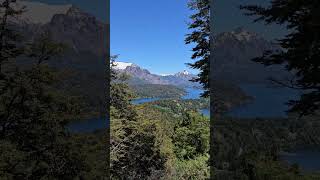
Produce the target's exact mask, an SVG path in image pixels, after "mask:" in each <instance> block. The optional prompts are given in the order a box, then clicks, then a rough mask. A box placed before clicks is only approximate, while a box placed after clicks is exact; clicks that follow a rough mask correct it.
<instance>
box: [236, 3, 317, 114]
mask: <svg viewBox="0 0 320 180" xmlns="http://www.w3.org/2000/svg"><path fill="white" fill-rule="evenodd" d="M240 8H241V9H243V10H244V11H245V14H246V15H248V16H255V17H256V19H255V22H260V21H262V22H264V23H265V24H267V25H269V24H273V23H275V24H279V25H284V26H286V28H287V29H288V34H287V35H286V36H285V37H284V38H283V39H280V40H278V43H279V45H280V46H281V48H282V51H278V52H271V51H268V52H265V53H264V55H263V56H262V57H259V58H255V59H254V60H255V61H256V62H259V63H262V64H264V65H266V66H271V65H279V64H282V65H285V67H286V70H287V71H289V72H291V73H292V74H294V77H293V78H292V79H290V80H289V81H282V80H275V81H276V82H277V83H280V84H281V85H284V86H286V87H289V88H293V89H298V90H302V91H303V94H302V95H301V97H300V99H299V100H295V101H293V100H292V101H290V102H289V105H290V106H291V109H290V111H292V112H299V113H300V115H301V116H303V115H308V114H313V113H315V112H316V111H317V110H319V106H320V67H319V66H320V63H319V62H320V61H319V58H320V21H319V19H320V1H317V0H290V1H288V0H272V1H271V4H270V6H268V7H262V6H257V5H248V6H241V7H240Z"/></svg>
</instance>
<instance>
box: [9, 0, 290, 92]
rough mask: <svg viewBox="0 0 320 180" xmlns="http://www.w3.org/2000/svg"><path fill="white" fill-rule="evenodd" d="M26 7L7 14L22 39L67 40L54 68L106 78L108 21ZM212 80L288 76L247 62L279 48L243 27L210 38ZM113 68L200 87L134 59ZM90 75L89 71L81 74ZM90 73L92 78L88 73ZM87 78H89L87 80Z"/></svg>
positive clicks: (184, 75)
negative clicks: (16, 14)
mask: <svg viewBox="0 0 320 180" xmlns="http://www.w3.org/2000/svg"><path fill="white" fill-rule="evenodd" d="M18 3H19V4H20V5H19V6H20V7H21V6H26V10H27V12H26V13H24V14H22V15H21V16H20V17H17V18H14V19H11V22H12V24H13V25H14V26H16V27H17V30H18V31H20V33H21V34H22V35H23V36H24V37H25V38H26V42H27V41H29V40H32V39H34V38H35V37H36V36H38V35H39V34H41V33H43V32H49V33H50V34H51V36H52V38H53V40H55V41H58V42H63V43H65V44H67V45H68V47H69V48H68V51H67V52H66V54H65V55H64V56H63V57H60V58H57V60H55V61H53V63H51V64H52V65H54V66H56V67H63V68H70V69H74V70H76V71H79V72H84V74H85V73H90V74H91V75H90V76H92V78H94V79H92V80H91V81H93V82H100V83H101V87H100V88H102V87H103V84H104V81H105V74H104V72H105V67H106V60H105V57H106V56H107V55H108V54H107V53H108V52H109V50H108V49H109V43H107V42H109V39H108V38H109V36H108V34H109V32H108V30H109V26H110V25H109V24H106V23H104V22H102V21H101V20H99V19H98V18H96V17H94V16H93V15H90V14H89V13H87V12H84V11H83V10H81V9H79V8H77V7H76V6H74V5H48V4H45V3H40V2H31V1H18ZM213 48H214V51H213V54H212V55H213V58H214V62H213V63H214V69H213V71H214V72H213V74H214V77H213V78H214V79H215V80H219V81H225V82H232V83H237V84H238V83H266V79H267V78H268V77H271V76H273V77H276V78H281V77H284V76H288V74H286V73H285V72H284V71H283V70H282V69H283V68H282V67H268V68H266V67H264V66H263V65H260V64H258V63H255V62H252V61H251V59H252V58H254V57H258V56H261V55H262V53H263V52H264V51H265V50H279V47H278V46H277V45H275V44H273V43H272V42H270V41H268V40H266V39H264V38H263V37H261V36H259V35H258V34H256V33H253V32H249V31H247V30H245V29H244V28H238V29H235V30H234V31H231V32H224V33H221V34H218V35H217V36H216V37H215V46H214V47H213ZM119 63H120V64H118V71H126V72H127V73H128V74H130V75H131V76H132V79H131V83H134V84H139V83H149V84H172V85H177V86H199V84H197V83H193V82H190V81H189V80H190V79H192V78H194V77H195V75H193V74H189V73H188V72H187V71H184V72H180V73H176V74H172V75H158V74H152V73H150V72H149V71H148V70H146V69H143V68H142V67H139V66H137V65H135V64H133V63H124V62H119ZM86 77H87V78H89V76H86ZM90 78H91V77H90ZM88 81H90V80H88Z"/></svg>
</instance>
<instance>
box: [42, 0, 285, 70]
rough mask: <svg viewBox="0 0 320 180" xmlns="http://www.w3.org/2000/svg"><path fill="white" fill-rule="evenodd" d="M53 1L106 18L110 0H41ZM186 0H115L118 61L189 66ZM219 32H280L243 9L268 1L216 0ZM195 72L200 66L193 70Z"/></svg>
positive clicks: (154, 66)
mask: <svg viewBox="0 0 320 180" xmlns="http://www.w3.org/2000/svg"><path fill="white" fill-rule="evenodd" d="M37 1H44V2H50V3H54V4H61V3H73V4H76V5H77V6H79V7H80V8H82V9H84V10H86V11H88V12H90V13H92V14H94V15H95V16H97V17H98V18H99V19H102V20H104V21H106V20H107V19H109V18H108V17H107V14H108V12H107V9H108V8H107V1H106V0H37ZM187 1H188V0H135V1H133V0H111V12H110V14H111V17H110V20H111V23H110V24H111V53H112V54H113V55H115V54H119V55H120V56H119V60H120V61H126V62H133V63H136V64H138V65H140V66H142V67H144V68H147V69H148V70H150V71H151V72H153V73H157V74H170V73H176V72H178V71H182V70H184V69H187V70H190V69H188V67H187V66H186V65H185V63H188V62H193V60H191V58H190V57H191V54H192V51H191V48H192V46H190V45H189V46H188V45H185V43H184V39H185V35H186V34H187V33H189V32H190V31H189V30H188V29H187V27H188V26H187V23H188V22H189V16H190V14H191V13H192V12H191V11H190V10H189V9H188V7H187ZM214 3H215V7H214V25H215V33H220V32H224V31H231V30H233V29H235V28H237V27H240V26H243V27H244V28H245V29H248V30H250V31H254V32H257V33H259V34H261V35H262V36H264V37H265V38H267V39H273V38H275V37H281V36H283V35H284V32H283V31H282V30H281V29H280V28H279V27H278V26H269V27H265V26H264V25H263V24H261V23H252V20H253V19H252V18H250V17H246V16H244V15H243V14H242V12H241V11H240V10H239V8H238V7H239V5H241V4H266V1H265V0H219V1H215V2H214ZM191 71H192V72H193V73H196V72H197V71H196V70H191Z"/></svg>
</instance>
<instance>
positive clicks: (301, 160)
mask: <svg viewBox="0 0 320 180" xmlns="http://www.w3.org/2000/svg"><path fill="white" fill-rule="evenodd" d="M240 87H241V88H242V89H243V90H244V91H245V92H246V93H247V94H248V95H250V96H253V97H254V101H253V102H252V103H250V104H247V105H245V106H242V107H238V108H235V109H232V111H231V112H229V115H231V116H234V117H243V118H248V117H249V118H254V117H285V116H286V113H285V112H286V110H287V109H288V106H287V105H286V104H285V103H286V102H287V101H289V100H291V99H295V98H296V97H298V95H299V93H298V92H296V91H293V90H291V89H287V88H270V87H266V86H263V85H241V86H240ZM186 91H187V95H185V96H183V97H182V98H183V99H198V98H199V97H200V95H201V93H202V92H203V91H202V90H200V89H193V88H187V89H186ZM156 100H159V98H142V99H136V100H133V101H132V103H133V104H142V103H147V102H152V101H156ZM200 112H201V113H202V114H204V115H205V116H210V111H209V109H202V110H200ZM106 127H108V121H107V120H105V119H101V118H96V119H90V120H87V121H81V122H74V123H72V124H70V126H69V128H70V130H71V132H93V131H95V130H99V129H104V128H106ZM281 159H282V160H284V161H287V162H288V163H289V164H293V163H297V164H299V166H301V167H302V168H303V169H304V170H310V171H313V170H320V152H319V151H308V150H305V151H296V152H295V153H294V154H287V155H281Z"/></svg>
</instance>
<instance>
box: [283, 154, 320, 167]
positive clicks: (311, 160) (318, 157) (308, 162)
mask: <svg viewBox="0 0 320 180" xmlns="http://www.w3.org/2000/svg"><path fill="white" fill-rule="evenodd" d="M280 159H282V160H284V161H286V162H287V163H289V164H290V165H292V164H298V165H299V166H300V167H302V169H303V170H304V171H320V151H318V150H297V151H296V152H294V153H289V154H281V155H280Z"/></svg>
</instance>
